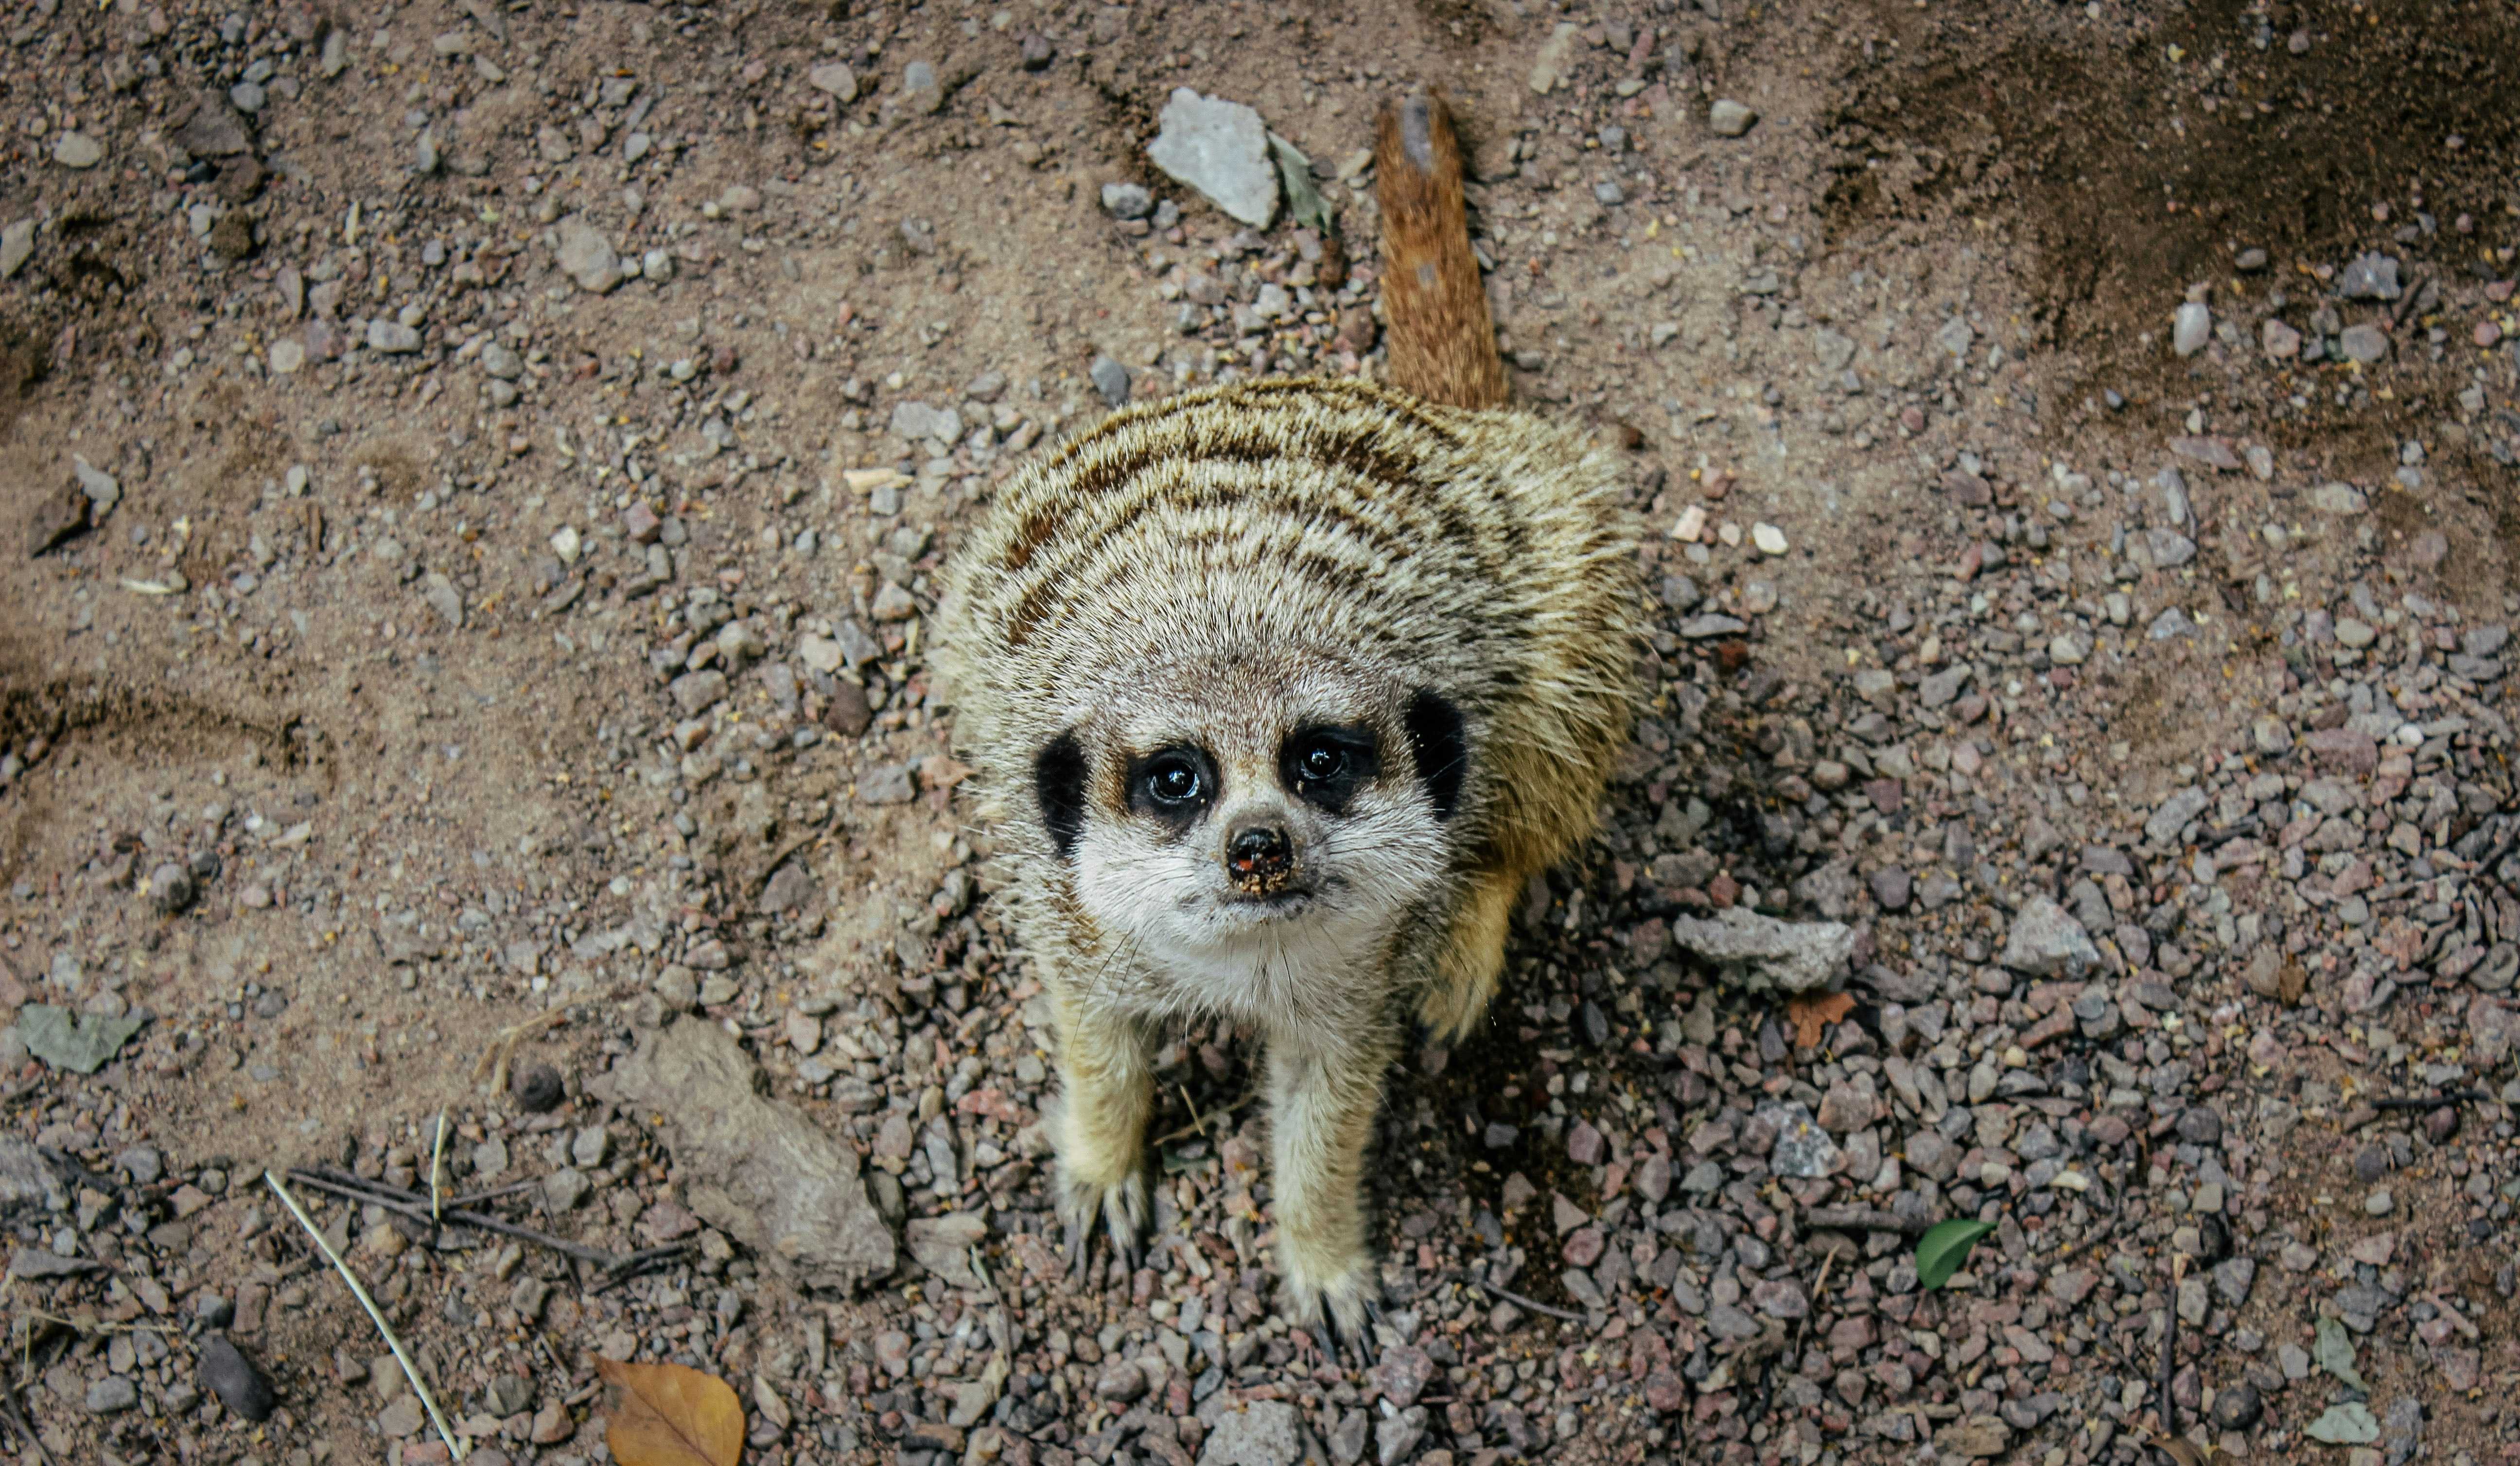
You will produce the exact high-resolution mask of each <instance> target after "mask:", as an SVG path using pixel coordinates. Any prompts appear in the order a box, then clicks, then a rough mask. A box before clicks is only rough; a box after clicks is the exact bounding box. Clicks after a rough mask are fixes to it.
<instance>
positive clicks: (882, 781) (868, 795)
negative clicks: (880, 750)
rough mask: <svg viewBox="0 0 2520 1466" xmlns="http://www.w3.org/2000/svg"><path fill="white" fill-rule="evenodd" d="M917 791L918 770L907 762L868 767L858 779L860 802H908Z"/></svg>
mask: <svg viewBox="0 0 2520 1466" xmlns="http://www.w3.org/2000/svg"><path fill="white" fill-rule="evenodd" d="M918 793H919V775H918V771H917V770H916V769H915V768H913V767H912V766H911V765H909V764H885V765H883V766H881V767H880V768H875V769H870V770H868V771H867V772H866V774H865V776H864V777H861V778H859V780H858V803H860V804H908V803H909V802H910V801H911V800H912V799H913V798H914V797H916V796H917V795H918Z"/></svg>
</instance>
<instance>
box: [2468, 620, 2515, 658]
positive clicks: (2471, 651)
mask: <svg viewBox="0 0 2520 1466" xmlns="http://www.w3.org/2000/svg"><path fill="white" fill-rule="evenodd" d="M2509 644H2511V628H2510V627H2508V626H2479V627H2475V628H2473V629H2471V630H2469V631H2465V632H2462V633H2460V635H2459V639H2458V649H2459V650H2460V651H2462V652H2465V653H2466V654H2467V655H2469V656H2498V655H2500V654H2501V652H2502V648H2503V647H2505V646H2507V645H2509Z"/></svg>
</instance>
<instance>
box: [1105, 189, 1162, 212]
mask: <svg viewBox="0 0 2520 1466" xmlns="http://www.w3.org/2000/svg"><path fill="white" fill-rule="evenodd" d="M1102 211H1103V212H1104V213H1106V214H1109V215H1110V216H1111V217H1112V218H1114V219H1143V218H1145V217H1146V216H1147V215H1148V214H1151V213H1153V212H1154V211H1155V196H1154V195H1152V194H1149V193H1148V192H1147V186H1146V185H1145V184H1142V183H1106V184H1104V185H1102Z"/></svg>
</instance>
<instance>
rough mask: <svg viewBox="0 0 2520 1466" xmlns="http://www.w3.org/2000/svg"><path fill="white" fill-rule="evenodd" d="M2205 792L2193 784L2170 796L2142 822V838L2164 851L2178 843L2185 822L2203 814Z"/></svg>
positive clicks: (2185, 825)
mask: <svg viewBox="0 0 2520 1466" xmlns="http://www.w3.org/2000/svg"><path fill="white" fill-rule="evenodd" d="M2206 802H2207V801H2206V797H2205V791H2204V790H2203V789H2200V788H2198V787H2197V786H2196V785H2194V784H2189V785H2188V786H2187V787H2186V788H2183V789H2181V790H2180V791H2179V792H2177V793H2175V794H2173V795H2171V796H2170V797H2169V798H2168V799H2165V800H2163V801H2162V802H2161V807H2160V808H2159V809H2156V810H2154V811H2153V812H2152V817H2151V818H2150V819H2148V820H2146V821H2144V822H2143V837H2144V838H2145V839H2147V840H2150V841H2151V842H2152V843H2154V844H2155V845H2159V846H2162V847H2164V848H2165V849H2166V848H2168V847H2171V846H2174V845H2177V844H2178V843H2179V832H2180V831H2181V830H2183V829H2185V828H2186V827H2187V822H2188V821H2190V820H2193V819H2195V818H2196V817H2197V816H2199V815H2201V814H2203V813H2205V805H2206Z"/></svg>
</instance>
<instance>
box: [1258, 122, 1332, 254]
mask: <svg viewBox="0 0 2520 1466" xmlns="http://www.w3.org/2000/svg"><path fill="white" fill-rule="evenodd" d="M1269 153H1270V155H1271V156H1273V157H1275V158H1277V159H1278V176H1279V178H1281V179H1283V180H1284V182H1285V185H1286V212H1287V213H1288V214H1289V215H1290V216H1292V217H1293V219H1294V221H1295V222H1296V223H1298V224H1302V225H1306V226H1308V227H1310V228H1313V229H1318V230H1320V231H1322V232H1323V233H1324V234H1328V233H1329V232H1330V231H1331V230H1332V229H1333V228H1335V227H1336V225H1335V223H1334V221H1333V220H1332V219H1331V217H1330V206H1329V205H1328V203H1326V202H1324V201H1323V200H1322V191H1321V190H1320V189H1317V188H1315V187H1313V162H1312V159H1311V158H1308V157H1306V156H1304V155H1303V152H1302V150H1300V149H1298V148H1297V147H1296V146H1295V145H1294V144H1292V143H1290V142H1287V141H1286V140H1285V139H1284V138H1282V137H1280V136H1278V135H1277V134H1276V133H1274V132H1273V133H1271V134H1269Z"/></svg>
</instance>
